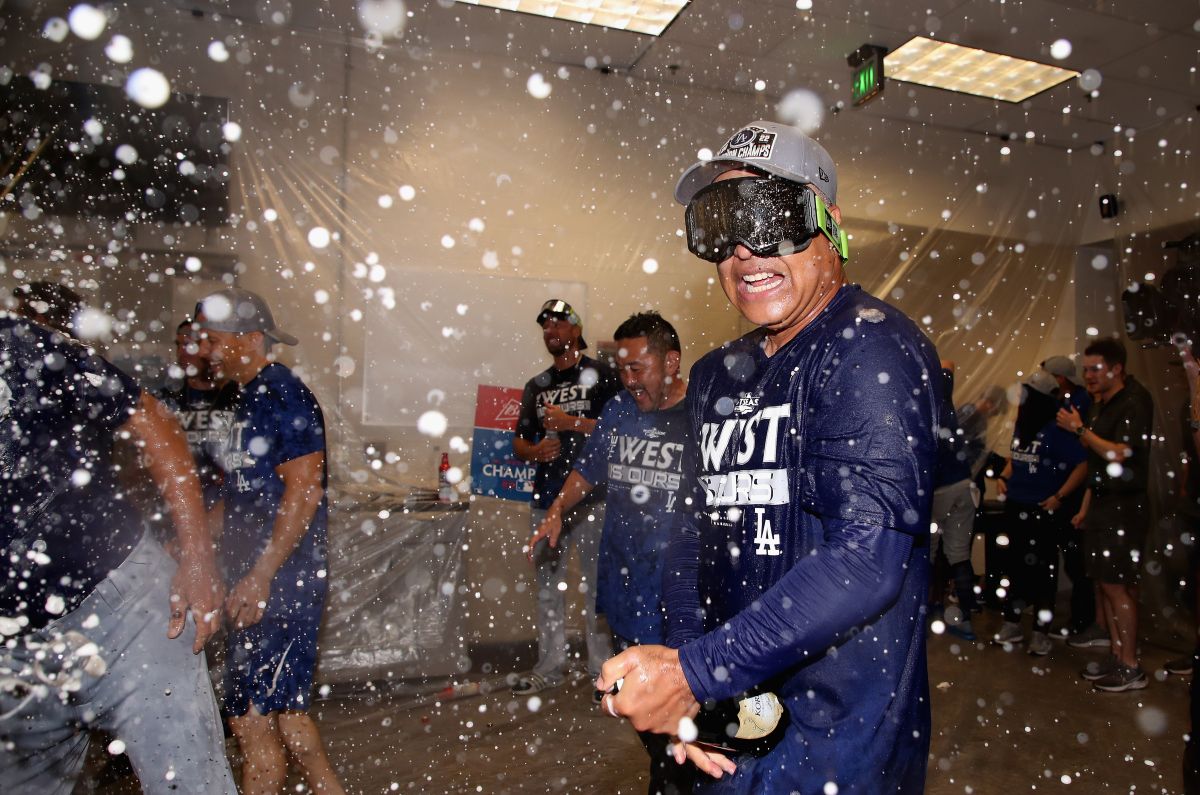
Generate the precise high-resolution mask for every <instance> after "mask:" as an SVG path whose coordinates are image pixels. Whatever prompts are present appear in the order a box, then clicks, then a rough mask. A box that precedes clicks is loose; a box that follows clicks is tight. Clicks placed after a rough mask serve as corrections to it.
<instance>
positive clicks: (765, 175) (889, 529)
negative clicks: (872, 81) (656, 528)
mask: <svg viewBox="0 0 1200 795" xmlns="http://www.w3.org/2000/svg"><path fill="white" fill-rule="evenodd" d="M675 198H676V199H677V200H678V201H679V203H680V204H683V205H684V206H685V207H686V208H687V210H686V212H685V216H684V218H685V224H686V227H687V236H688V238H687V242H688V249H689V250H690V251H691V252H692V253H693V254H695V255H696V256H698V257H700V258H701V259H704V260H706V261H708V262H712V263H715V264H716V269H717V276H718V278H719V279H720V281H721V287H722V289H724V291H725V294H726V295H727V296H728V298H729V301H730V303H732V304H733V306H734V307H735V308H736V309H737V310H738V311H739V312H740V313H741V315H742V316H743V317H744V318H745V319H746V320H748V321H749V322H751V323H753V324H754V325H755V326H756V327H757V328H755V329H754V330H753V331H751V332H750V333H748V334H746V335H744V336H743V337H741V338H740V339H736V340H733V341H731V342H728V343H726V344H724V345H722V346H721V347H720V348H718V349H717V350H714V351H712V352H710V353H709V354H707V355H705V356H704V357H702V358H701V359H700V360H699V361H698V362H696V364H695V366H694V367H693V368H692V371H691V378H690V380H689V383H688V393H687V397H686V402H687V411H688V415H689V422H690V428H689V430H690V441H689V443H688V444H687V446H686V447H685V449H684V453H683V457H682V461H683V470H684V474H683V486H682V488H681V489H680V498H679V504H681V505H686V506H690V507H687V508H681V509H679V513H678V515H677V517H676V525H675V528H674V529H673V531H672V536H671V541H670V544H669V546H668V550H667V560H666V572H665V573H664V577H663V582H664V593H663V601H664V604H665V606H666V613H667V627H668V641H667V645H666V646H656V645H642V646H637V647H634V648H631V649H628V650H626V651H624V652H622V653H621V654H619V655H617V656H616V657H614V658H612V659H611V660H608V661H607V662H606V663H605V664H604V667H603V671H602V674H601V677H600V679H599V680H598V681H597V683H596V687H597V689H599V690H602V691H610V688H612V687H613V686H614V685H616V684H617V683H618V682H619V683H621V684H620V688H619V690H611V691H610V692H608V693H607V694H606V695H605V697H604V703H603V708H604V709H605V711H606V712H607V713H609V714H612V715H616V716H619V717H625V718H628V719H629V721H630V723H632V724H633V727H634V728H635V729H638V730H639V731H650V732H655V733H659V734H670V735H675V736H676V737H677V738H678V739H679V742H678V743H677V744H676V745H675V756H676V761H679V762H681V763H682V762H683V761H684V757H686V759H687V760H690V762H691V763H693V764H695V765H696V767H697V768H698V769H699V770H701V771H703V772H704V773H706V774H708V775H710V776H713V777H714V778H718V779H722V781H721V782H720V784H718V785H716V787H717V788H719V789H720V791H721V792H726V793H745V794H746V795H750V793H759V792H796V791H798V792H821V791H828V790H829V788H830V784H834V785H836V786H835V788H839V789H843V790H844V791H851V790H853V791H855V792H858V791H863V792H885V791H886V792H920V791H922V790H923V788H924V779H925V762H926V759H927V756H928V749H929V734H930V717H929V707H928V704H929V695H928V694H929V684H928V674H927V671H926V662H925V645H924V632H925V623H924V620H923V616H922V612H921V611H922V608H923V605H924V603H925V601H926V599H927V595H928V589H929V560H928V547H927V545H928V543H929V528H930V507H931V506H930V503H931V495H932V493H933V471H934V468H935V465H936V461H937V440H938V434H937V428H938V427H939V424H941V423H942V421H943V418H944V415H945V402H944V401H943V400H942V398H941V395H940V390H938V389H936V388H935V387H934V384H935V383H936V382H937V381H936V379H935V377H934V376H935V375H936V374H938V373H940V369H941V368H940V366H939V362H938V358H937V355H936V352H935V351H934V349H933V346H932V345H931V344H930V343H929V340H928V339H926V338H925V335H924V334H923V333H922V332H921V331H920V330H919V329H918V328H917V327H916V325H915V324H913V322H912V321H911V320H909V319H908V318H907V317H905V316H904V314H903V313H901V312H900V311H899V310H897V309H896V308H895V307H892V306H889V305H888V304H886V303H884V302H883V301H880V300H878V299H876V298H874V297H873V296H870V295H868V294H866V293H865V292H864V291H863V290H861V289H860V288H858V287H857V286H855V285H851V284H848V283H847V281H846V272H845V269H844V266H843V263H844V262H845V261H846V259H847V255H848V252H847V246H846V236H845V234H844V233H843V232H842V230H841V220H842V218H841V211H840V210H839V209H838V207H837V204H836V202H837V171H836V168H835V166H834V163H833V160H832V159H831V158H830V157H829V153H828V152H826V151H825V149H824V148H823V147H822V146H821V145H820V144H818V143H817V142H816V141H814V140H812V139H811V138H809V137H808V136H807V135H804V134H803V133H801V132H800V131H799V130H797V129H795V128H794V127H789V126H787V125H782V124H776V123H773V122H754V123H752V124H750V125H748V126H746V127H743V128H742V129H740V130H738V131H737V132H735V133H734V134H733V136H732V137H731V138H730V139H729V140H728V141H727V142H726V143H725V145H724V146H723V147H721V148H720V149H719V150H718V151H717V153H716V155H715V156H714V157H713V158H712V159H711V160H707V161H704V162H701V163H697V164H696V165H694V166H692V167H691V168H690V169H688V170H687V171H686V172H684V174H683V176H682V177H681V178H680V180H679V183H678V185H677V186H676V188H675ZM946 418H947V419H948V416H947V417H946ZM947 427H949V426H947ZM764 691H774V692H775V693H776V694H777V695H778V697H779V699H780V701H781V702H782V703H783V705H784V708H785V712H786V714H787V716H788V717H787V720H786V721H784V722H782V723H781V725H782V726H783V728H782V729H781V730H778V731H777V732H775V733H773V734H772V735H771V736H770V737H768V738H764V745H765V746H767V747H765V748H759V749H756V750H755V751H751V752H743V753H739V754H737V755H735V756H729V755H726V754H724V753H721V752H718V750H716V749H715V747H714V746H713V745H705V744H704V743H703V741H702V740H701V739H698V738H703V737H706V736H707V735H703V734H697V732H696V729H695V727H694V726H692V725H691V724H690V723H689V721H688V720H687V719H695V723H696V725H698V726H701V727H703V726H704V725H705V724H706V723H708V722H709V721H707V720H706V716H707V717H709V718H711V717H713V715H714V714H715V715H720V714H721V713H720V712H717V713H712V714H709V713H706V712H705V710H709V709H711V706H710V705H712V704H721V703H734V702H736V701H737V700H739V699H741V698H744V697H745V696H746V695H752V694H756V693H761V692H764ZM742 703H743V704H744V703H746V702H742ZM742 728H745V726H744V724H742ZM739 736H741V735H739ZM771 737H773V738H774V739H771ZM702 790H704V788H703V787H702V786H701V787H698V788H697V791H702ZM704 791H707V790H704Z"/></svg>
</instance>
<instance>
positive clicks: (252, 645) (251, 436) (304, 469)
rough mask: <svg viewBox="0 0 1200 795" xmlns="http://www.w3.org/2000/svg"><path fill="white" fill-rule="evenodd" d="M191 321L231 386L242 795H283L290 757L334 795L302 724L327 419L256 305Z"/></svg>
mask: <svg viewBox="0 0 1200 795" xmlns="http://www.w3.org/2000/svg"><path fill="white" fill-rule="evenodd" d="M197 317H198V320H199V323H200V326H201V328H202V329H204V331H205V334H206V340H205V345H204V348H203V349H204V350H206V351H207V356H208V358H209V360H210V362H211V363H212V366H213V369H214V371H215V374H216V375H217V377H218V378H223V379H228V380H231V381H233V382H234V383H236V384H237V386H238V390H237V394H236V398H235V402H234V405H233V407H232V411H233V425H232V427H231V428H230V430H229V437H228V440H227V441H226V442H225V446H224V449H222V450H221V451H220V454H219V461H220V463H221V467H222V469H223V470H224V488H223V497H224V499H223V504H222V506H221V510H222V518H223V530H222V535H221V542H220V552H221V562H222V564H223V567H224V570H225V577H226V583H227V585H228V587H229V595H228V596H227V597H226V600H225V614H226V616H227V618H228V621H229V625H230V633H229V636H228V639H227V641H226V646H225V649H226V651H225V655H226V657H225V659H226V668H227V671H226V682H225V709H226V711H227V712H228V713H229V716H230V718H229V724H230V726H231V727H232V728H233V731H234V734H235V735H236V736H237V739H238V743H239V745H241V748H242V753H243V755H244V756H245V764H244V766H243V770H242V791H243V793H253V794H255V795H257V794H258V793H262V794H263V795H266V794H267V793H279V792H281V791H282V790H283V785H284V782H285V780H286V778H287V756H286V754H285V749H286V752H287V753H290V754H291V756H292V757H293V759H295V761H296V763H297V764H298V765H299V766H300V768H301V771H302V772H303V774H304V777H305V779H306V780H307V782H308V785H309V788H310V789H312V790H313V791H314V792H317V793H323V794H328V793H333V794H334V795H340V793H341V792H342V788H341V785H340V784H339V783H338V780H337V776H336V775H335V773H334V772H333V768H332V767H331V766H330V764H329V759H328V758H327V757H326V756H325V751H324V748H323V747H322V744H321V737H320V735H319V733H318V732H317V726H316V724H315V723H313V721H312V719H311V718H310V717H309V716H308V708H309V705H310V703H311V696H312V678H313V669H314V667H315V666H316V659H317V630H318V629H319V628H320V625H321V615H322V613H323V612H324V608H325V594H326V590H327V586H328V582H329V581H328V577H327V574H328V572H327V568H326V567H327V557H326V549H325V531H326V522H327V517H326V514H327V507H326V501H325V488H326V480H327V475H326V465H325V419H324V416H323V415H322V413H321V407H320V405H318V404H317V400H316V398H315V397H314V396H313V394H312V392H311V391H309V389H308V387H306V386H305V385H304V383H303V382H302V381H301V380H300V379H299V378H297V377H296V376H295V374H293V373H292V371H291V370H289V369H288V368H287V367H285V366H284V365H282V364H280V363H278V362H275V361H272V359H271V357H270V349H271V346H272V345H274V344H275V343H283V344H285V345H295V344H296V338H295V337H293V336H292V335H290V334H287V333H286V332H284V331H282V330H280V329H279V328H278V327H277V326H276V325H275V320H274V318H273V317H272V316H271V310H270V309H269V308H268V307H267V304H266V302H265V301H263V299H262V298H261V297H260V296H258V295H257V294H255V293H252V292H250V291H249V290H241V289H236V288H230V289H226V290H221V291H219V292H216V293H213V294H212V295H209V296H208V297H206V298H205V299H203V300H202V301H201V302H200V305H199V306H198V311H197Z"/></svg>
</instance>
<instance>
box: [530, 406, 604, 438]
mask: <svg viewBox="0 0 1200 795" xmlns="http://www.w3.org/2000/svg"><path fill="white" fill-rule="evenodd" d="M542 425H543V426H545V428H546V430H548V431H573V432H575V433H582V434H583V435H584V436H588V435H590V434H591V432H592V431H594V430H595V429H596V421H595V420H589V419H588V418H587V417H580V416H578V415H576V414H568V413H567V412H565V411H563V410H562V409H560V408H559V407H558V406H555V405H554V404H552V403H547V404H546V414H545V416H544V417H542Z"/></svg>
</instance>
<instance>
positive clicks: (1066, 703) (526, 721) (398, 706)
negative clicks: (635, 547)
mask: <svg viewBox="0 0 1200 795" xmlns="http://www.w3.org/2000/svg"><path fill="white" fill-rule="evenodd" d="M996 623H998V621H997V619H995V618H988V617H985V618H984V620H983V621H982V622H981V624H980V626H981V627H982V628H984V629H989V630H994V629H995V628H996V627H995V626H994V624H996ZM1096 656H1097V653H1093V652H1085V651H1081V650H1076V649H1071V648H1069V647H1067V646H1066V645H1065V644H1063V643H1056V644H1055V647H1054V651H1053V652H1052V653H1051V654H1050V655H1049V656H1048V657H1043V658H1034V657H1031V656H1029V655H1028V654H1026V653H1025V651H1024V649H1023V648H1017V649H1014V650H1012V651H1005V650H1004V649H1002V648H999V647H996V646H992V645H990V644H985V643H977V644H966V643H963V642H961V641H957V640H954V639H952V638H950V637H948V636H937V637H932V638H931V639H930V654H929V662H930V685H931V687H932V690H933V715H934V736H933V740H932V751H931V754H930V763H929V777H928V785H927V788H926V792H928V793H930V795H943V794H945V795H950V793H955V794H956V795H957V794H958V793H985V794H986V793H1009V792H1023V791H1033V790H1037V791H1051V792H1055V791H1061V792H1076V793H1101V792H1120V793H1128V792H1136V793H1146V792H1154V793H1178V792H1181V791H1182V789H1181V787H1182V783H1181V781H1182V779H1181V774H1180V769H1179V768H1180V755H1181V753H1182V748H1183V735H1184V733H1185V732H1186V731H1187V728H1188V726H1187V697H1188V680H1187V679H1186V678H1183V679H1181V678H1179V677H1167V676H1166V675H1165V674H1162V673H1159V674H1158V676H1156V677H1155V678H1154V679H1153V680H1152V681H1151V683H1150V686H1149V687H1147V688H1146V689H1145V690H1141V691H1134V692H1130V693H1119V694H1107V693H1106V694H1100V693H1095V692H1093V691H1092V690H1091V688H1090V685H1089V684H1088V683H1086V682H1084V681H1083V680H1081V679H1079V678H1078V670H1079V669H1080V668H1082V667H1083V665H1084V664H1086V662H1087V661H1088V660H1090V659H1093V658H1094V657H1096ZM1174 656H1177V652H1176V651H1174V650H1169V649H1160V648H1154V647H1147V648H1144V649H1143V659H1144V665H1145V666H1147V670H1151V668H1154V669H1157V668H1158V666H1160V665H1161V664H1162V663H1163V662H1164V661H1165V660H1167V659H1169V658H1170V657H1174ZM491 681H492V682H494V683H495V684H496V685H497V689H496V690H495V691H493V692H491V693H490V694H487V695H480V696H474V697H468V698H461V699H458V700H454V701H447V702H444V703H442V702H435V701H433V700H426V701H424V702H414V701H413V700H412V699H411V698H409V699H403V698H399V697H394V696H382V695H380V696H375V697H365V698H364V697H355V698H347V699H341V700H336V699H335V700H329V701H326V702H324V703H323V704H322V705H321V706H320V710H319V712H320V721H321V725H322V730H323V731H324V733H325V736H326V738H328V745H329V748H330V752H331V755H332V756H333V757H334V758H335V759H336V760H337V762H338V763H339V764H340V765H341V769H342V774H343V777H344V781H345V783H346V785H347V787H348V789H350V790H352V791H355V792H386V791H389V790H392V791H413V792H447V793H467V792H493V793H502V792H578V793H640V792H644V791H645V781H646V779H645V775H644V768H645V765H646V756H645V754H644V752H643V751H642V749H641V746H640V744H639V743H638V741H637V738H636V737H635V736H634V734H633V732H632V730H631V729H629V728H628V727H627V726H625V725H623V724H622V723H620V722H618V721H615V720H612V719H610V718H606V717H603V716H601V715H599V714H598V713H597V712H596V711H595V709H594V708H593V707H592V704H591V701H590V693H591V687H590V684H589V683H588V682H586V681H579V682H578V683H576V684H573V685H566V686H564V687H562V688H559V689H557V690H553V691H549V692H548V693H546V694H543V698H542V703H541V704H540V705H539V706H538V708H537V709H536V710H534V709H531V705H530V704H529V703H528V701H529V700H528V699H516V698H513V697H512V696H511V695H510V694H509V693H508V691H507V689H506V688H503V687H502V684H503V679H502V678H500V677H495V678H493V679H492V680H491Z"/></svg>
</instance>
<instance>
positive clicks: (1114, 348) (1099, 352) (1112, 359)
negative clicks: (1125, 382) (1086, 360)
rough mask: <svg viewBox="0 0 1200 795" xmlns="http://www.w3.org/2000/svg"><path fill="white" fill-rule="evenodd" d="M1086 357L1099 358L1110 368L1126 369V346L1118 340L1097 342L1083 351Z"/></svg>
mask: <svg viewBox="0 0 1200 795" xmlns="http://www.w3.org/2000/svg"><path fill="white" fill-rule="evenodd" d="M1083 355H1084V356H1099V357H1100V358H1102V359H1103V360H1104V363H1105V364H1107V365H1108V366H1109V367H1110V368H1111V367H1114V366H1116V365H1118V364H1119V365H1121V369H1122V370H1124V369H1125V358H1126V357H1125V346H1124V345H1122V344H1121V343H1120V342H1119V341H1118V340H1111V339H1109V340H1096V341H1095V342H1093V343H1092V344H1090V345H1088V346H1087V347H1086V348H1084V349H1083Z"/></svg>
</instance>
